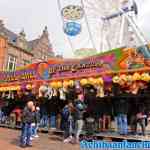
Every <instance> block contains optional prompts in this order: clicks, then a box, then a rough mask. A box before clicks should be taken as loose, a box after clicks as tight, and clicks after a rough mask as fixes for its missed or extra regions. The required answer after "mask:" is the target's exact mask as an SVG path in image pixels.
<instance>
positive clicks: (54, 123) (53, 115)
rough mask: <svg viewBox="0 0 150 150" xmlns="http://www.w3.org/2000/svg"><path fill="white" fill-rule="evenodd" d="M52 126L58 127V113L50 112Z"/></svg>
mask: <svg viewBox="0 0 150 150" xmlns="http://www.w3.org/2000/svg"><path fill="white" fill-rule="evenodd" d="M50 128H56V113H54V112H52V113H51V114H50Z"/></svg>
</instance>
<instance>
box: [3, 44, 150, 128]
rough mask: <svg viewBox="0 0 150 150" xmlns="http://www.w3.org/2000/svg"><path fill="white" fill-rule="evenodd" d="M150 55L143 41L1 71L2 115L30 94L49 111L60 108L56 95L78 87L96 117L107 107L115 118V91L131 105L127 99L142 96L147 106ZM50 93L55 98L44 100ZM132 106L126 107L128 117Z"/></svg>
mask: <svg viewBox="0 0 150 150" xmlns="http://www.w3.org/2000/svg"><path fill="white" fill-rule="evenodd" d="M149 58H150V52H149V51H147V48H145V46H143V47H139V48H136V49H135V48H118V49H114V50H112V51H109V52H105V53H103V54H97V55H95V56H91V57H88V58H83V59H58V58H57V59H50V60H49V61H47V62H40V63H35V64H30V65H27V66H25V67H22V68H18V69H17V70H16V71H15V72H0V101H1V108H2V110H3V109H4V112H5V115H6V116H11V115H12V112H15V113H16V112H17V113H18V112H19V111H20V110H18V108H20V109H22V108H23V106H24V105H25V103H26V101H28V100H34V101H36V103H38V104H39V105H41V107H42V106H43V107H48V106H49V107H48V108H47V111H56V110H53V108H54V107H55V108H56V109H57V107H58V109H57V111H56V112H57V113H58V114H59V112H60V110H61V109H62V107H63V104H62V103H61V102H58V99H59V101H63V102H64V101H65V100H66V99H67V100H70V101H73V100H74V99H75V98H76V94H77V93H78V94H79V93H80V94H81V95H82V96H83V97H82V98H83V100H85V101H86V104H87V105H88V106H89V113H92V114H93V115H95V116H98V115H99V117H100V116H101V115H102V113H107V112H109V115H110V116H111V118H112V119H113V118H114V116H115V110H114V107H113V100H114V99H115V97H116V96H121V97H124V98H125V99H127V101H128V103H129V105H131V104H132V103H131V101H130V100H132V102H133V101H134V100H133V99H135V98H137V97H144V98H140V99H142V100H143V103H144V104H146V109H147V110H149V108H150V104H149V102H148V100H147V99H148V95H149V93H150V84H149V83H150V74H149V72H150V60H149ZM52 97H55V99H54V100H55V101H57V103H55V102H54V101H53V103H50V104H49V103H48V102H47V103H45V102H44V101H47V100H46V99H51V98H52ZM42 98H43V99H42ZM102 101H103V105H102V103H101V102H102ZM136 102H137V103H138V101H136ZM41 103H42V104H44V103H45V105H42V104H41ZM110 104H111V105H110ZM92 105H93V107H92ZM102 106H103V108H102ZM134 106H135V105H134ZM132 107H133V106H132V105H131V106H129V107H128V114H129V115H128V117H129V118H130V117H131V116H130V114H131V113H130V112H132ZM104 108H106V109H104ZM106 110H107V112H106ZM17 113H16V114H17ZM18 114H19V113H18ZM1 121H4V120H2V119H1ZM18 121H20V119H18ZM104 126H105V125H104ZM98 128H100V127H98ZM104 128H105V127H104Z"/></svg>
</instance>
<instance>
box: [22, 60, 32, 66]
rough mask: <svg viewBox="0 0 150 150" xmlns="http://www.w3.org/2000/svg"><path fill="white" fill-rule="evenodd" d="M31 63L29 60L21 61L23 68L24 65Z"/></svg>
mask: <svg viewBox="0 0 150 150" xmlns="http://www.w3.org/2000/svg"><path fill="white" fill-rule="evenodd" d="M30 63H31V61H29V60H25V59H24V60H23V65H24V66H25V65H27V64H30Z"/></svg>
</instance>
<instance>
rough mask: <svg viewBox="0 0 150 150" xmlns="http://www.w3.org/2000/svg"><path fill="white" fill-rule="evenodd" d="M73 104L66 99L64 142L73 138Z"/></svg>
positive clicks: (63, 113)
mask: <svg viewBox="0 0 150 150" xmlns="http://www.w3.org/2000/svg"><path fill="white" fill-rule="evenodd" d="M73 109H74V108H73V104H72V102H69V101H67V100H66V105H65V107H64V108H63V110H62V119H63V124H64V125H63V127H64V143H69V142H71V141H72V140H73V137H72V134H73V125H74V119H73V115H72V112H73Z"/></svg>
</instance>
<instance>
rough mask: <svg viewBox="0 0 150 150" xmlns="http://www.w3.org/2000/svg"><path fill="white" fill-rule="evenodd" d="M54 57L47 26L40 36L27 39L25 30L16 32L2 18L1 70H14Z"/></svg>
mask: <svg viewBox="0 0 150 150" xmlns="http://www.w3.org/2000/svg"><path fill="white" fill-rule="evenodd" d="M52 57H54V53H53V50H52V45H51V44H50V41H49V37H48V30H47V27H45V29H44V30H43V33H42V34H41V36H40V37H39V38H37V39H35V40H32V41H27V39H26V35H25V32H24V31H23V30H22V31H21V32H20V33H19V34H16V33H14V32H12V31H10V30H8V29H7V28H6V27H5V26H4V24H3V22H2V21H1V20H0V70H8V71H13V70H15V69H16V68H17V67H19V66H24V65H27V64H29V63H35V62H40V61H46V60H48V59H49V58H52Z"/></svg>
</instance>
